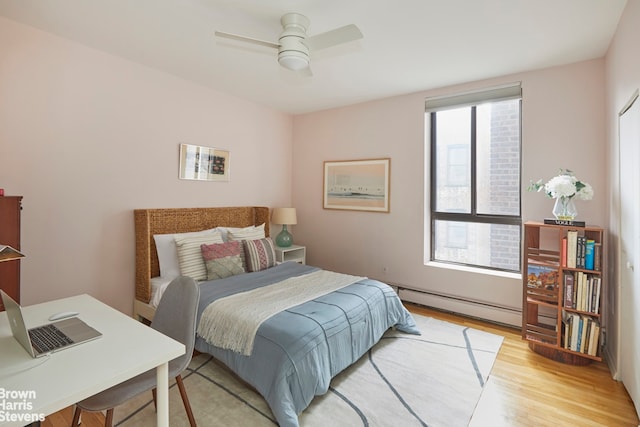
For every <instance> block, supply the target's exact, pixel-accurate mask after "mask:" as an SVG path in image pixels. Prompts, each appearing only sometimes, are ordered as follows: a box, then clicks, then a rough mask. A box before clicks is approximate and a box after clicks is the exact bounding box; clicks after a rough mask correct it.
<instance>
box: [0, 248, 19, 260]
mask: <svg viewBox="0 0 640 427" xmlns="http://www.w3.org/2000/svg"><path fill="white" fill-rule="evenodd" d="M22 257H24V254H22V253H21V252H20V251H19V250H17V249H15V248H12V247H11V246H7V245H0V262H2V261H13V260H14V259H19V258H22Z"/></svg>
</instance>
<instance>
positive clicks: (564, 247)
mask: <svg viewBox="0 0 640 427" xmlns="http://www.w3.org/2000/svg"><path fill="white" fill-rule="evenodd" d="M560 265H561V266H562V267H563V268H564V267H566V266H567V238H566V237H563V238H562V248H561V257H560Z"/></svg>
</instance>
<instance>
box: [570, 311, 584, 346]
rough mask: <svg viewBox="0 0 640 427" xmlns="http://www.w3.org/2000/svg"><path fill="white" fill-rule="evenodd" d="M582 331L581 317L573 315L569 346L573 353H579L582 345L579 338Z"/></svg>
mask: <svg viewBox="0 0 640 427" xmlns="http://www.w3.org/2000/svg"><path fill="white" fill-rule="evenodd" d="M581 332H582V331H581V330H580V316H578V315H577V314H575V313H574V314H572V315H571V341H570V344H569V349H570V350H573V351H578V348H579V345H580V343H579V342H578V338H579V337H580V334H581Z"/></svg>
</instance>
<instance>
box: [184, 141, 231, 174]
mask: <svg viewBox="0 0 640 427" xmlns="http://www.w3.org/2000/svg"><path fill="white" fill-rule="evenodd" d="M180 179H193V180H198V181H229V151H226V150H220V149H219V148H212V147H203V146H200V145H189V144H180Z"/></svg>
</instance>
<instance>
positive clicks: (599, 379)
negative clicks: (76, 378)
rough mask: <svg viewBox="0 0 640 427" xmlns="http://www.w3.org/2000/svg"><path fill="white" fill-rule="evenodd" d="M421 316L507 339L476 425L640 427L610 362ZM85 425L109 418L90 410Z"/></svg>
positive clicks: (93, 426)
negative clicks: (563, 359) (567, 359)
mask: <svg viewBox="0 0 640 427" xmlns="http://www.w3.org/2000/svg"><path fill="white" fill-rule="evenodd" d="M405 305H406V306H407V308H408V309H409V310H410V311H412V312H414V313H418V314H422V315H426V316H431V317H435V318H438V319H441V320H445V321H448V322H452V323H457V324H462V325H466V326H469V327H471V328H475V329H480V330H483V331H487V332H491V333H494V334H498V335H502V336H503V337H504V342H503V344H502V347H501V349H500V353H499V354H498V358H497V359H496V362H495V365H494V367H493V370H492V371H491V376H490V377H489V381H488V382H487V384H486V386H485V389H484V391H483V393H482V397H481V398H480V402H478V407H477V408H476V411H475V413H474V415H473V418H472V419H471V423H470V424H469V426H470V427H487V426H491V427H545V426H550V427H551V426H553V427H564V426H580V427H590V426H594V427H595V426H607V427H618V426H620V427H624V426H629V427H637V426H640V422H639V420H638V417H637V415H636V412H635V408H634V406H633V403H632V402H631V399H630V398H629V395H628V394H627V392H626V390H625V389H624V387H623V385H622V383H619V382H617V381H615V380H613V379H612V378H611V374H610V372H609V368H608V367H607V365H606V363H604V362H602V363H592V364H590V365H588V366H569V365H564V364H562V363H559V362H554V361H552V360H549V359H546V358H544V357H542V356H540V355H538V354H536V353H534V352H532V351H531V350H530V349H529V347H528V346H527V343H526V342H525V341H522V339H521V338H520V330H519V329H514V328H508V327H504V326H499V325H495V324H492V323H487V322H483V321H480V320H476V319H470V318H467V317H462V316H457V315H454V314H450V313H444V312H440V311H436V310H431V309H428V308H426V307H422V306H417V305H413V304H405ZM72 416H73V414H72V411H71V408H67V409H65V410H64V411H61V412H58V413H56V414H53V415H51V416H49V417H48V418H47V420H46V421H45V422H43V423H42V426H43V427H59V426H60V427H61V426H69V425H70V423H71V418H72ZM82 418H83V423H82V425H83V426H84V427H99V426H102V425H103V423H104V418H103V417H101V416H100V415H97V414H89V413H84V414H83V416H82Z"/></svg>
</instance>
